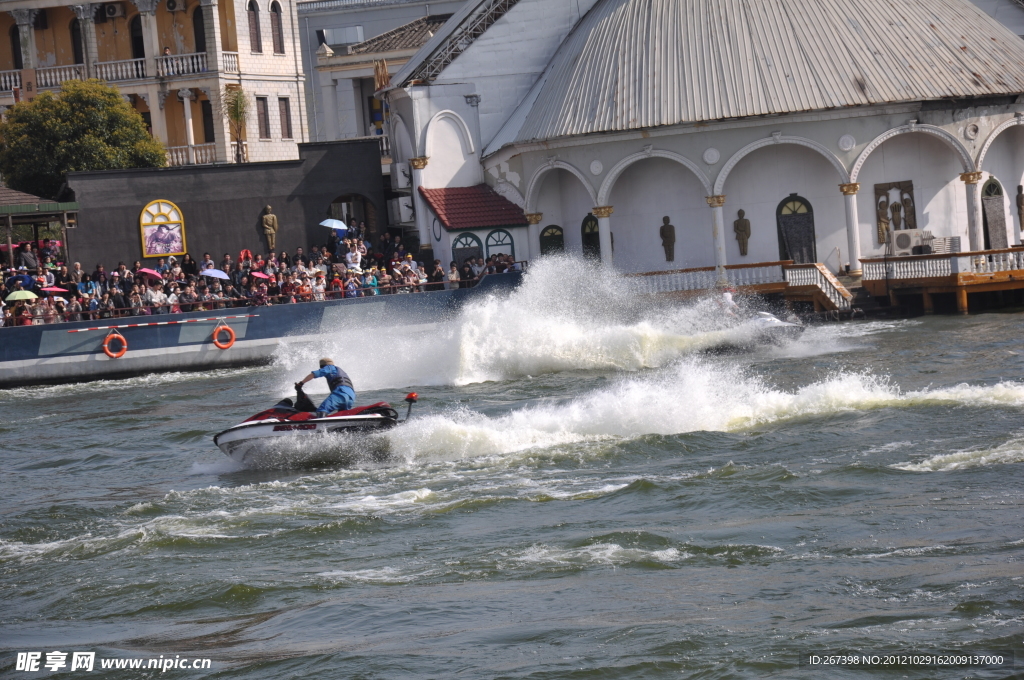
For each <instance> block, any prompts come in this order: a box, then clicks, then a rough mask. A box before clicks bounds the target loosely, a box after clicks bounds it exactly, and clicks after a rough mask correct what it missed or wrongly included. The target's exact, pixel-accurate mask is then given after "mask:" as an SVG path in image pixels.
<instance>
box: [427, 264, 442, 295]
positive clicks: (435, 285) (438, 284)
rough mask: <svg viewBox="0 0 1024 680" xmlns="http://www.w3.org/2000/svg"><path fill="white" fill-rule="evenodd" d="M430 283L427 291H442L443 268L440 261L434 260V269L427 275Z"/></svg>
mask: <svg viewBox="0 0 1024 680" xmlns="http://www.w3.org/2000/svg"><path fill="white" fill-rule="evenodd" d="M427 278H428V279H429V281H430V283H431V284H432V285H431V286H430V288H429V290H444V280H445V274H444V267H442V266H441V260H434V269H433V271H431V272H430V274H428V275H427Z"/></svg>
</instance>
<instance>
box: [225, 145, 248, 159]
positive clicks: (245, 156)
mask: <svg viewBox="0 0 1024 680" xmlns="http://www.w3.org/2000/svg"><path fill="white" fill-rule="evenodd" d="M237 153H238V142H231V158H230V159H229V160H230V161H231V162H232V163H234V162H235V154H237ZM242 162H243V163H248V162H249V144H248V143H247V142H242Z"/></svg>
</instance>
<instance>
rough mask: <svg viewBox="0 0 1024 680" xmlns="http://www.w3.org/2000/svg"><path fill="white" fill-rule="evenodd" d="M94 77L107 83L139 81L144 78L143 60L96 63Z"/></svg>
mask: <svg viewBox="0 0 1024 680" xmlns="http://www.w3.org/2000/svg"><path fill="white" fill-rule="evenodd" d="M95 70H96V77H97V78H99V79H100V80H105V81H107V82H108V83H116V82H118V81H120V80H140V79H142V78H145V77H146V60H145V59H122V60H121V61H101V62H97V63H96V69H95Z"/></svg>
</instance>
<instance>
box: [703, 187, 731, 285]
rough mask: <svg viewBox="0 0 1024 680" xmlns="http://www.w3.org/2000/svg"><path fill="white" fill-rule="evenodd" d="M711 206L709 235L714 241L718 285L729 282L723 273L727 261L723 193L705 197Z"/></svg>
mask: <svg viewBox="0 0 1024 680" xmlns="http://www.w3.org/2000/svg"><path fill="white" fill-rule="evenodd" d="M705 200H706V201H707V202H708V205H709V206H711V235H712V237H713V239H714V242H715V272H716V273H717V274H718V285H720V286H724V285H725V284H727V283H728V282H729V277H728V276H727V275H726V273H725V267H726V265H727V264H728V261H727V259H726V256H725V211H724V210H723V208H724V207H725V194H720V195H718V196H708V197H707V198H706V199H705Z"/></svg>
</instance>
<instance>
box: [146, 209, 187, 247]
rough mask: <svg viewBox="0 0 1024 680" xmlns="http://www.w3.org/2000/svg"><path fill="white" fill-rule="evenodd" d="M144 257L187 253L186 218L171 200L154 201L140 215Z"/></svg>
mask: <svg viewBox="0 0 1024 680" xmlns="http://www.w3.org/2000/svg"><path fill="white" fill-rule="evenodd" d="M139 228H140V229H141V230H142V257H165V256H167V255H184V254H185V218H184V216H183V215H182V214H181V209H180V208H179V207H178V206H176V205H174V204H173V203H171V202H170V201H165V200H158V201H152V202H151V203H149V204H148V205H147V206H146V207H145V208H143V209H142V214H141V215H140V216H139Z"/></svg>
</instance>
